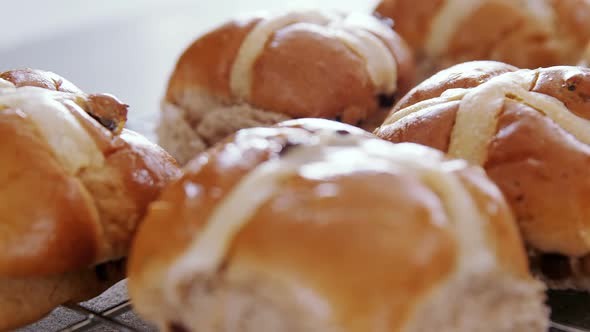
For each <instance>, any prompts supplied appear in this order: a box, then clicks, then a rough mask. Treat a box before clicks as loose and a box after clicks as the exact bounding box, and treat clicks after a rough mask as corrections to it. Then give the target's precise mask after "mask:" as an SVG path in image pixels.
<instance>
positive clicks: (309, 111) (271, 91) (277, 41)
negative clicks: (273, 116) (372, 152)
mask: <svg viewBox="0 0 590 332" xmlns="http://www.w3.org/2000/svg"><path fill="white" fill-rule="evenodd" d="M306 26H307V24H294V25H290V26H288V27H286V28H284V29H281V30H279V31H277V32H276V33H275V34H274V37H273V38H272V40H270V41H269V43H268V44H267V45H269V44H272V47H269V46H267V47H266V49H265V50H264V51H263V52H262V54H261V55H260V56H259V57H258V60H257V61H256V63H255V65H254V68H253V72H254V74H253V78H252V83H253V84H252V98H251V102H252V104H253V105H254V106H256V107H258V108H261V109H267V110H274V111H278V112H281V113H284V114H286V115H288V116H290V117H293V118H295V117H297V118H300V117H306V116H309V117H317V118H331V119H335V118H336V117H338V116H341V117H342V118H341V120H342V121H343V122H346V123H350V124H356V123H358V122H359V121H360V120H363V119H366V118H367V115H368V114H367V113H368V112H369V111H374V110H376V109H377V107H378V105H377V98H376V96H375V88H374V86H373V84H372V82H371V78H370V76H369V73H368V72H367V70H366V68H365V62H364V60H363V59H362V58H360V57H359V56H358V55H357V54H356V53H354V52H353V51H352V50H350V49H349V48H348V47H346V45H344V44H343V43H342V42H340V41H339V40H336V39H332V38H327V37H326V36H325V35H321V34H318V33H316V32H313V31H311V30H309V29H308V28H307V27H306ZM342 87H346V89H343V88H342Z"/></svg>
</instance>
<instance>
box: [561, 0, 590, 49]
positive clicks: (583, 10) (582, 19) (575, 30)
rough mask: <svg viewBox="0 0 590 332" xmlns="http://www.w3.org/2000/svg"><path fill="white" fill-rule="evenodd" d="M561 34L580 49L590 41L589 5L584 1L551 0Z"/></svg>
mask: <svg viewBox="0 0 590 332" xmlns="http://www.w3.org/2000/svg"><path fill="white" fill-rule="evenodd" d="M551 4H552V5H553V8H554V9H555V13H556V14H557V16H558V22H559V23H560V28H561V29H562V30H561V31H562V33H565V34H567V35H568V36H570V37H573V38H574V40H575V41H576V42H577V43H578V45H579V46H580V47H583V46H584V44H585V43H587V42H588V41H589V40H590V3H588V1H586V0H551Z"/></svg>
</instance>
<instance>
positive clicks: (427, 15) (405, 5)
mask: <svg viewBox="0 0 590 332" xmlns="http://www.w3.org/2000/svg"><path fill="white" fill-rule="evenodd" d="M444 2H445V0H427V1H410V0H383V1H381V2H380V3H379V5H378V6H377V8H376V9H375V13H376V14H377V15H378V16H380V17H383V18H390V19H392V20H393V27H394V29H395V30H396V31H397V32H398V33H399V34H400V35H401V36H402V37H403V38H404V39H405V40H406V41H407V42H408V44H409V45H410V46H411V47H412V49H414V50H416V51H417V52H419V50H420V49H421V48H422V44H423V43H424V39H425V38H426V36H427V35H428V33H430V24H429V22H431V21H432V19H433V18H434V16H435V15H436V13H437V12H438V10H439V9H440V8H441V6H442V5H443V4H444Z"/></svg>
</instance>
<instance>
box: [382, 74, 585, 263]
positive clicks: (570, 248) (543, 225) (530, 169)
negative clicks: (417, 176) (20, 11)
mask: <svg viewBox="0 0 590 332" xmlns="http://www.w3.org/2000/svg"><path fill="white" fill-rule="evenodd" d="M473 74H475V72H473V73H471V72H466V73H465V74H464V75H473ZM437 77H438V78H437V79H436V80H434V81H435V82H436V81H438V82H440V84H439V86H438V87H437V86H435V85H433V84H430V83H428V84H424V85H419V86H418V87H416V88H415V89H414V91H413V94H414V95H418V96H425V97H423V98H422V97H421V98H416V100H422V99H427V98H436V97H437V96H439V95H440V94H441V92H442V91H443V90H444V89H445V87H447V86H452V84H451V82H453V81H454V80H455V79H456V78H455V76H454V75H449V77H448V81H445V80H444V79H443V77H442V76H441V75H440V74H438V75H437ZM589 86H590V72H589V71H588V70H587V69H582V68H579V67H552V68H547V69H540V70H538V71H536V72H535V81H534V82H533V86H532V87H531V91H534V92H535V93H541V94H543V95H544V96H545V97H541V98H549V96H551V97H554V98H556V99H558V100H559V101H560V102H562V103H563V104H564V105H565V106H566V107H567V108H568V109H569V111H570V112H571V113H574V114H576V115H577V116H579V117H580V119H579V121H585V119H590V110H589V107H590V99H588V95H589ZM433 100H435V99H433ZM402 103H404V101H402ZM460 104H461V101H460V100H457V101H451V102H443V101H440V102H437V101H436V100H435V102H434V105H433V106H431V107H430V108H428V109H427V110H425V111H423V112H421V113H420V114H417V115H414V116H407V117H404V118H401V119H400V120H398V121H397V122H394V123H391V124H386V125H383V126H382V127H380V128H379V129H377V130H376V132H375V133H376V134H377V135H378V136H380V137H382V138H384V139H386V140H389V141H392V142H415V143H420V144H424V145H427V146H431V147H434V148H437V149H439V150H442V151H445V152H446V151H447V150H448V148H449V140H450V139H451V133H452V131H453V127H454V121H455V118H456V114H457V110H458V108H459V105H460ZM411 105H412V103H411V102H406V103H404V104H403V107H396V108H395V110H394V112H395V111H396V110H399V111H403V109H404V108H405V107H409V106H411ZM543 112H544V110H543V109H542V108H540V109H534V108H532V107H530V106H528V105H527V104H525V102H521V101H520V100H519V97H518V96H510V95H509V93H508V97H507V98H506V100H505V102H504V105H503V107H502V110H501V112H500V115H499V117H498V124H497V129H496V131H495V134H494V135H493V137H492V138H491V142H490V143H489V146H488V147H487V152H486V155H487V157H486V160H485V162H484V164H483V165H482V166H484V168H485V169H486V171H487V173H488V175H489V176H490V177H491V178H492V180H494V182H495V183H496V184H497V185H498V186H499V187H500V189H501V190H502V192H503V193H504V195H505V196H506V198H507V200H508V202H509V203H510V205H511V207H512V209H513V211H514V213H515V215H516V217H517V220H518V222H519V226H520V228H521V230H522V232H523V234H524V237H525V239H526V240H527V242H528V244H529V245H530V246H532V247H533V248H535V249H538V250H540V251H543V252H549V253H553V252H557V253H561V254H565V255H571V256H575V257H580V256H583V255H586V254H588V253H590V239H589V238H588V237H587V236H586V235H585V234H586V233H587V232H588V230H589V229H590V224H589V223H588V220H590V214H589V213H590V209H589V208H588V204H587V202H586V201H585V200H584V199H583V197H587V195H588V194H590V182H588V181H587V180H586V179H587V178H589V177H588V176H586V175H584V174H585V173H587V169H588V166H589V165H590V164H589V163H590V154H589V153H590V148H589V147H588V146H587V145H586V144H584V143H582V142H581V141H580V140H578V139H576V138H575V137H574V136H572V134H571V133H569V132H568V131H567V129H564V128H562V127H560V126H559V125H557V124H556V123H555V122H554V120H552V119H551V118H550V117H549V116H545V115H544V113H543Z"/></svg>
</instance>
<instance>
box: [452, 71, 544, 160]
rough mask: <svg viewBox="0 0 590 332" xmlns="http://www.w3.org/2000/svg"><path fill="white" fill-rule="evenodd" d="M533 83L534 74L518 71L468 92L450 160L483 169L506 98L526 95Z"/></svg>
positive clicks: (461, 108)
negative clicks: (461, 161)
mask: <svg viewBox="0 0 590 332" xmlns="http://www.w3.org/2000/svg"><path fill="white" fill-rule="evenodd" d="M533 80H534V75H532V73H530V72H528V71H517V72H514V73H507V74H504V75H500V76H497V77H494V78H492V79H491V80H489V81H487V82H485V83H483V84H481V85H479V86H477V87H475V88H472V89H471V90H470V91H469V92H467V94H465V96H464V97H463V99H462V100H461V103H460V105H459V111H458V112H457V118H456V121H455V126H454V127H453V131H452V133H451V140H450V144H449V151H448V154H449V156H450V157H453V158H462V159H465V160H467V161H469V162H471V163H473V164H476V165H482V164H483V163H484V162H485V160H486V159H487V146H488V144H489V142H490V141H491V139H492V137H493V136H494V135H495V134H496V127H497V123H498V115H499V114H500V112H501V111H502V109H503V107H504V100H505V98H506V95H508V94H519V95H523V94H524V93H525V92H528V89H530V86H531V84H532V82H533Z"/></svg>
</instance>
